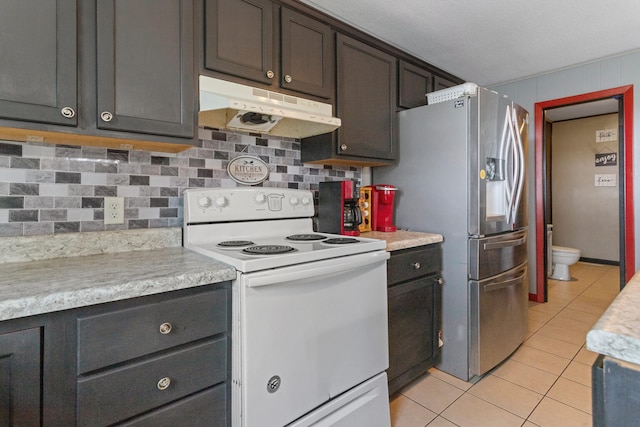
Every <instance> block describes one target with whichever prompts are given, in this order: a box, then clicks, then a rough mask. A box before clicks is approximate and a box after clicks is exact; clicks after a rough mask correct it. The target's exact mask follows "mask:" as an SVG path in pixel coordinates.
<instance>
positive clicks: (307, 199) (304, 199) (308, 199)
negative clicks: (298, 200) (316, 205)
mask: <svg viewBox="0 0 640 427" xmlns="http://www.w3.org/2000/svg"><path fill="white" fill-rule="evenodd" d="M309 203H311V199H310V198H308V197H307V196H304V197H303V198H302V205H303V206H307V205H308V204H309Z"/></svg>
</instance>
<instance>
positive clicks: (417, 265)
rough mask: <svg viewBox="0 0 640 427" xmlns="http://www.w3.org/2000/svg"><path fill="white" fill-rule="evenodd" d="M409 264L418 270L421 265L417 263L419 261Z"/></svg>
mask: <svg viewBox="0 0 640 427" xmlns="http://www.w3.org/2000/svg"><path fill="white" fill-rule="evenodd" d="M411 266H412V267H413V268H414V269H415V270H420V267H422V266H421V265H420V263H419V262H414V263H413V264H411Z"/></svg>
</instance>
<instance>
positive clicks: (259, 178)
mask: <svg viewBox="0 0 640 427" xmlns="http://www.w3.org/2000/svg"><path fill="white" fill-rule="evenodd" d="M227 174H228V175H229V177H230V178H231V179H233V180H234V181H235V182H237V183H238V184H245V185H256V184H260V183H261V182H263V181H264V180H266V179H267V178H268V177H269V166H268V165H267V164H266V163H265V162H264V161H262V159H260V158H259V157H255V156H238V157H236V158H235V159H233V160H231V161H230V162H229V164H228V165H227Z"/></svg>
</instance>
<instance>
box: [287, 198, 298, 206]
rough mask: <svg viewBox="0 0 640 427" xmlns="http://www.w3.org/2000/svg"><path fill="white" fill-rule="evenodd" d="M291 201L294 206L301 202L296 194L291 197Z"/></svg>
mask: <svg viewBox="0 0 640 427" xmlns="http://www.w3.org/2000/svg"><path fill="white" fill-rule="evenodd" d="M289 203H291V205H292V206H296V205H297V204H298V203H299V201H298V198H297V197H296V196H293V197H292V198H290V199H289Z"/></svg>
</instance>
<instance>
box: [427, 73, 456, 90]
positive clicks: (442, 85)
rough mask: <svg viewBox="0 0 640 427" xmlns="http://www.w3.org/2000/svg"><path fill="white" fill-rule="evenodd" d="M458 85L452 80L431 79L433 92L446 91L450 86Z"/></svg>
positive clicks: (435, 77) (436, 77) (437, 77)
mask: <svg viewBox="0 0 640 427" xmlns="http://www.w3.org/2000/svg"><path fill="white" fill-rule="evenodd" d="M458 84H460V83H456V82H454V81H452V80H449V79H445V78H444V77H440V76H434V77H433V90H434V91H436V90H440V89H446V88H448V87H451V86H455V85H458Z"/></svg>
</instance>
